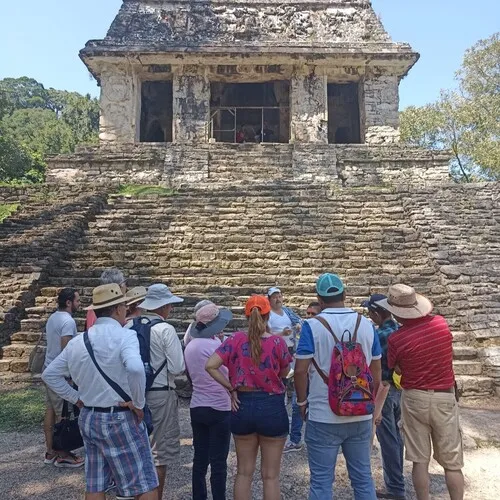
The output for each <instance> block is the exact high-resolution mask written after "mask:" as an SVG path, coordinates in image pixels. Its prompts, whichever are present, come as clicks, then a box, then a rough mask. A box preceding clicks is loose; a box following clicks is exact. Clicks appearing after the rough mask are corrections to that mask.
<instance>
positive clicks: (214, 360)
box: [205, 352, 233, 391]
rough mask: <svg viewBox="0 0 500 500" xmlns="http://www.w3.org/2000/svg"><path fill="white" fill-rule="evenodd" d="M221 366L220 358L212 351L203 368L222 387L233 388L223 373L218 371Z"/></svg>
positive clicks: (229, 389)
mask: <svg viewBox="0 0 500 500" xmlns="http://www.w3.org/2000/svg"><path fill="white" fill-rule="evenodd" d="M221 366H222V358H221V357H220V356H219V355H218V354H217V353H216V352H214V353H213V354H212V355H211V356H210V357H209V358H208V361H207V364H206V365H205V370H206V371H207V372H208V374H209V375H210V376H211V377H212V378H213V379H214V380H215V381H216V382H218V383H219V384H220V385H222V387H224V388H226V389H227V390H228V391H232V390H233V388H232V386H231V384H230V382H229V380H228V379H227V378H226V377H224V375H223V374H222V373H221V372H220V370H219V368H220V367H221Z"/></svg>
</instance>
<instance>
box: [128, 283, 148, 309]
mask: <svg viewBox="0 0 500 500" xmlns="http://www.w3.org/2000/svg"><path fill="white" fill-rule="evenodd" d="M147 293H148V291H147V290H146V288H145V287H143V286H136V287H134V288H132V289H131V290H129V291H128V292H127V293H126V294H125V297H126V298H127V306H130V305H132V304H135V303H136V302H139V301H141V300H144V299H145V298H146V294H147Z"/></svg>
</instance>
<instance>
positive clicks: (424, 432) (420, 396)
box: [401, 389, 464, 470]
mask: <svg viewBox="0 0 500 500" xmlns="http://www.w3.org/2000/svg"><path fill="white" fill-rule="evenodd" d="M401 421H402V429H403V435H404V440H405V448H406V454H405V457H406V460H409V461H411V462H416V463H428V462H430V459H431V454H432V449H434V458H435V460H436V461H437V462H438V463H439V464H440V465H441V466H442V467H444V468H445V469H448V470H460V469H461V468H462V467H463V466H464V455H463V446H462V431H461V429H460V423H459V417H458V403H457V401H456V400H455V394H454V393H452V392H449V393H448V392H432V391H420V390H417V389H409V390H403V394H402V397H401ZM431 443H432V448H431Z"/></svg>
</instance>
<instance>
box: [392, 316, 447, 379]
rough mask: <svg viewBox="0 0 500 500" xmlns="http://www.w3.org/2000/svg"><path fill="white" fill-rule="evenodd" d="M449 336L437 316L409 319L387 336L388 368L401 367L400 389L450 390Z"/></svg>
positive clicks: (444, 322) (441, 319)
mask: <svg viewBox="0 0 500 500" xmlns="http://www.w3.org/2000/svg"><path fill="white" fill-rule="evenodd" d="M452 339H453V337H452V335H451V332H450V329H449V327H448V324H447V323H446V320H445V319H444V318H443V317H441V316H430V315H429V316H425V317H424V318H418V319H412V320H409V321H408V323H406V324H405V325H403V326H402V327H401V328H400V329H399V330H398V331H396V332H395V333H393V334H392V335H391V336H390V337H389V351H388V356H387V362H388V365H389V368H394V367H395V366H396V365H399V367H400V368H401V373H402V379H401V386H402V387H403V389H450V388H451V387H453V384H454V383H455V374H454V373H453V347H452Z"/></svg>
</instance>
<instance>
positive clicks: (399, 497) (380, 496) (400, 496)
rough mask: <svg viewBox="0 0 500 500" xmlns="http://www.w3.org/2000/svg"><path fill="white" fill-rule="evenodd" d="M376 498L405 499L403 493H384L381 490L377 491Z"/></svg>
mask: <svg viewBox="0 0 500 500" xmlns="http://www.w3.org/2000/svg"><path fill="white" fill-rule="evenodd" d="M377 498H387V499H390V500H405V496H404V495H393V494H392V493H385V492H383V491H377Z"/></svg>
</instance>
